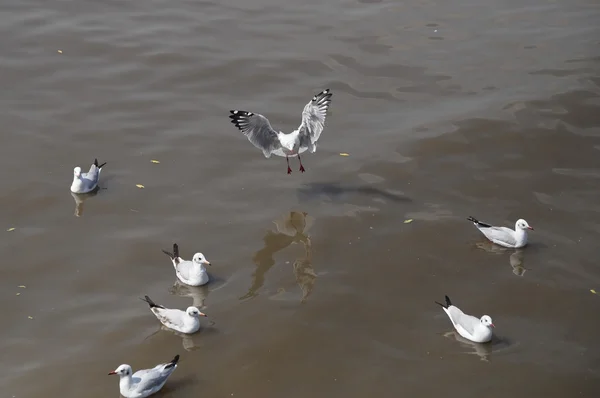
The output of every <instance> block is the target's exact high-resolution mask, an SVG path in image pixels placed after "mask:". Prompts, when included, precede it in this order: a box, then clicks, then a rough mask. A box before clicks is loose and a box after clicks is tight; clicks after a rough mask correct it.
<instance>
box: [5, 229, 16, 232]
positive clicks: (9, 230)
mask: <svg viewBox="0 0 600 398" xmlns="http://www.w3.org/2000/svg"><path fill="white" fill-rule="evenodd" d="M15 229H16V228H9V229H7V230H6V232H12V231H14V230H15Z"/></svg>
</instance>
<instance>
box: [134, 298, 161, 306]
mask: <svg viewBox="0 0 600 398" xmlns="http://www.w3.org/2000/svg"><path fill="white" fill-rule="evenodd" d="M140 300H142V301H145V302H146V303H148V305H149V306H150V308H155V307H156V308H164V307H163V306H160V305H158V304H156V303H155V302H154V301H152V299H151V298H150V297H148V296H144V298H140Z"/></svg>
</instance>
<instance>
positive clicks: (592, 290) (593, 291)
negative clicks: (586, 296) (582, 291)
mask: <svg viewBox="0 0 600 398" xmlns="http://www.w3.org/2000/svg"><path fill="white" fill-rule="evenodd" d="M590 292H592V294H598V293H596V291H595V290H594V289H590Z"/></svg>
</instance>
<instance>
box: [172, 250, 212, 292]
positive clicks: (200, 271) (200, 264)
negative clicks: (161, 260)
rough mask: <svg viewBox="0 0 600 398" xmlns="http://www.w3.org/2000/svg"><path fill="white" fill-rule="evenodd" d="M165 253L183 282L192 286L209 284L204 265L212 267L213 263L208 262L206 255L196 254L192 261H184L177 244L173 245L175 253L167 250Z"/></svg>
mask: <svg viewBox="0 0 600 398" xmlns="http://www.w3.org/2000/svg"><path fill="white" fill-rule="evenodd" d="M163 253H165V254H166V255H167V256H169V257H170V258H171V261H172V262H173V267H175V274H176V275H177V278H179V280H180V281H181V282H183V283H185V284H186V285H190V286H202V285H205V284H206V283H208V273H207V272H206V268H204V264H208V265H211V263H210V262H209V261H207V260H206V258H205V257H204V254H202V253H196V254H194V257H193V258H192V261H187V260H184V259H182V258H181V257H179V246H177V243H174V244H173V253H170V252H168V251H166V250H163Z"/></svg>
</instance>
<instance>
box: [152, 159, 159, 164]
mask: <svg viewBox="0 0 600 398" xmlns="http://www.w3.org/2000/svg"><path fill="white" fill-rule="evenodd" d="M151 162H152V163H155V164H159V163H160V162H159V161H158V160H154V159H152V160H151Z"/></svg>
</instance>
